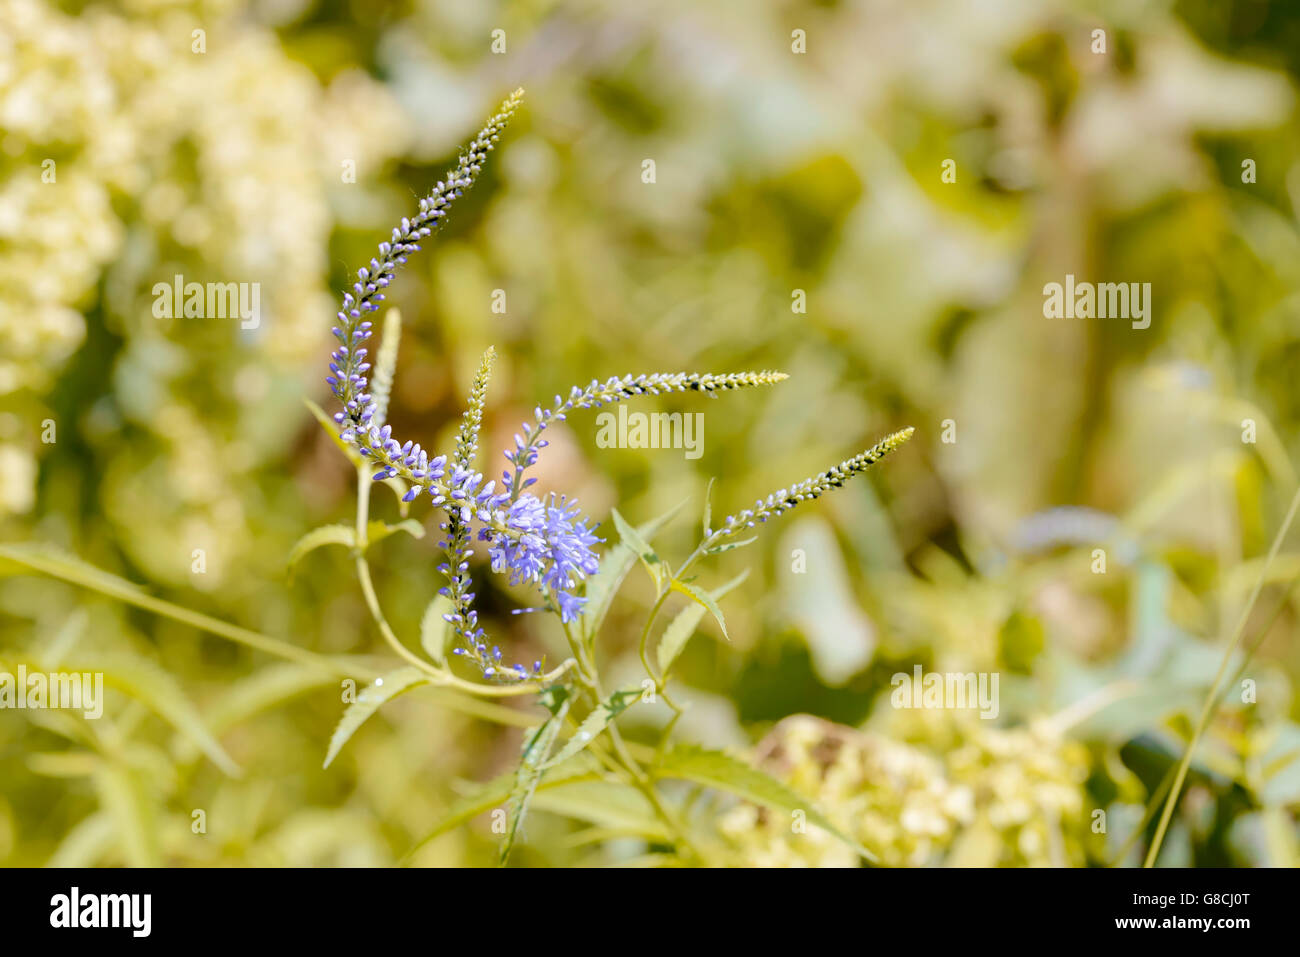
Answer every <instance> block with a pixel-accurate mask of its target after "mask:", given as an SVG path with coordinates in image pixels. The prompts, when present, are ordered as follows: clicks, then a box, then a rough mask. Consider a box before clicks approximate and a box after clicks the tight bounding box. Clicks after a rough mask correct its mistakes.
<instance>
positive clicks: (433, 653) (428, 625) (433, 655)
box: [420, 595, 455, 665]
mask: <svg viewBox="0 0 1300 957" xmlns="http://www.w3.org/2000/svg"><path fill="white" fill-rule="evenodd" d="M454 607H455V606H454V605H453V604H452V602H451V599H450V598H448V597H447V596H446V595H434V596H433V601H431V602H429V606H428V607H427V608H425V609H424V617H423V618H421V619H420V647H421V648H423V649H424V653H425V654H426V655H428V656H429V658H430V659H431V660H432V661H433V662H434V663H435V664H439V665H443V664H446V663H447V645H448V643H449V642H450V641H451V636H452V627H451V623H450V622H449V621H447V620H446V619H445V618H443V617H442V616H443V615H450V614H451V611H452V608H454Z"/></svg>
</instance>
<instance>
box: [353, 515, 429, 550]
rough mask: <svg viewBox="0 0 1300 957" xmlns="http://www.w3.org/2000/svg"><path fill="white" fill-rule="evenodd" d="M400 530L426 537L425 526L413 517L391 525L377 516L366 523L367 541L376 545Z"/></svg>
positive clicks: (416, 536) (413, 535)
mask: <svg viewBox="0 0 1300 957" xmlns="http://www.w3.org/2000/svg"><path fill="white" fill-rule="evenodd" d="M398 532H405V533H406V534H407V535H410V536H411V537H412V538H424V526H423V525H421V524H420V523H419V522H417V521H416V520H415V519H413V518H408V519H406V520H405V521H403V522H398V523H397V524H396V525H389V524H388V523H387V522H384V521H380V520H379V519H377V518H376V519H371V520H370V521H369V522H367V523H366V542H367V544H370V545H374V544H375V543H376V542H382V541H383V540H384V539H385V538H387V537H388V536H389V535H395V534H397V533H398Z"/></svg>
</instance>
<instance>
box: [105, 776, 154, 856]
mask: <svg viewBox="0 0 1300 957" xmlns="http://www.w3.org/2000/svg"><path fill="white" fill-rule="evenodd" d="M95 790H96V792H97V796H98V797H99V805H100V807H102V808H103V809H104V810H105V811H107V812H108V814H109V815H110V817H111V818H112V821H113V825H114V830H115V831H116V836H117V842H118V847H119V848H120V849H121V851H122V856H123V858H124V859H125V860H126V864H127V866H129V867H158V866H160V865H161V864H162V858H161V855H160V854H159V852H158V839H157V835H156V833H155V825H154V822H155V821H156V820H157V811H158V809H157V808H155V807H152V806H151V805H150V802H149V801H148V799H147V798H146V797H145V787H144V785H143V782H141V781H140V779H139V776H138V774H137V773H136V772H134V771H132V769H131V768H129V767H127V766H126V765H125V764H118V763H110V762H104V763H103V764H101V765H100V769H99V772H98V773H97V774H96V775H95Z"/></svg>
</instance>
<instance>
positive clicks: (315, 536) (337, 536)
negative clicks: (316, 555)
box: [286, 525, 357, 574]
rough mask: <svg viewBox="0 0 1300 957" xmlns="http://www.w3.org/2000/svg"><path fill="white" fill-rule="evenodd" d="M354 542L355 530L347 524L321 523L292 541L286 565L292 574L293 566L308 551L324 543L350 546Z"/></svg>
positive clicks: (353, 544)
mask: <svg viewBox="0 0 1300 957" xmlns="http://www.w3.org/2000/svg"><path fill="white" fill-rule="evenodd" d="M356 543H357V535H356V532H355V531H353V530H352V529H351V528H349V527H348V526H347V525H322V526H321V527H320V528H313V529H312V530H311V531H310V532H308V533H307V534H306V535H304V536H303V537H302V538H300V539H298V541H296V542H295V543H294V546H293V548H291V549H290V550H289V560H288V562H287V563H286V565H287V567H288V569H289V572H290V573H291V574H292V572H293V570H294V568H295V566H297V564H298V562H300V561H302V558H303V556H304V555H306V554H307V553H308V552H313V551H315V550H316V549H318V548H324V547H325V546H326V545H346V546H347V547H348V548H352V547H353V546H355V545H356Z"/></svg>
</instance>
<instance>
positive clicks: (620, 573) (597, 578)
mask: <svg viewBox="0 0 1300 957" xmlns="http://www.w3.org/2000/svg"><path fill="white" fill-rule="evenodd" d="M688 501H689V499H683V500H682V501H680V502H678V503H677V504H676V505H674V506H673V507H672V508H670V509H669V510H668V511H666V512H664V513H663V514H662V515H660V516H659V517H658V518H654V519H651V520H650V521H648V522H646V523H644V524H642V525H638V526H637V532H638V533H639V534H640V535H641V538H642V539H643V540H645V541H647V542H648V541H651V540H652V539H653V538H654V536H655V534H656V533H657V532H658V531H659V530H660V529H661V528H663V527H664V526H665V525H666V524H668V522H669V521H671V520H672V518H673V516H674V515H676V514H677V513H678V512H680V511H681V510H682V508H683V507H684V506H685V505H686V503H687V502H688ZM635 561H636V553H635V552H633V551H632V549H630V548H628V547H627V545H625V544H623V543H622V542H619V543H618V544H617V545H615V546H614V547H613V548H611V549H610V550H609V551H607V552H606V553H605V555H604V557H602V558H601V561H600V571H599V572H597V573H596V574H595V575H593V576H591V577H590V578H588V579H587V582H586V586H585V588H584V590H583V595H584V596H585V597H586V599H587V604H586V606H585V608H584V610H583V614H582V622H583V629H584V634H585V635H586V636H587V637H588V638H590V637H591V636H592V635H595V634H596V633H598V632H599V631H600V626H601V625H602V624H604V622H605V616H606V615H607V614H608V613H609V606H610V605H611V604H613V602H614V596H615V595H616V594H618V590H619V588H620V587H621V586H622V584H623V579H625V578H626V577H627V573H628V572H629V571H631V570H632V564H633V563H634V562H635Z"/></svg>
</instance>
